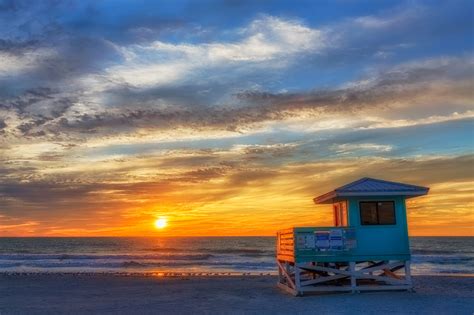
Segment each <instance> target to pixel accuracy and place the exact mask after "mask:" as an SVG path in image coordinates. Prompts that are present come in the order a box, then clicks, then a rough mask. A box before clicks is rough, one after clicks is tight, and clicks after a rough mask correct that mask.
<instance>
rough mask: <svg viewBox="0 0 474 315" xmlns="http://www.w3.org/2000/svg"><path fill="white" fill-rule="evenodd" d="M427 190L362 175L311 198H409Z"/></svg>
mask: <svg viewBox="0 0 474 315" xmlns="http://www.w3.org/2000/svg"><path fill="white" fill-rule="evenodd" d="M428 190H429V188H428V187H421V186H415V185H409V184H403V183H396V182H389V181H386V180H381V179H375V178H369V177H364V178H361V179H359V180H356V181H355V182H352V183H349V184H347V185H344V186H341V187H339V188H336V189H334V190H333V191H330V192H328V193H326V194H324V195H321V196H318V197H316V198H314V199H313V200H314V202H315V203H332V199H333V198H337V197H356V196H407V198H409V197H416V196H422V195H426V194H427V193H428Z"/></svg>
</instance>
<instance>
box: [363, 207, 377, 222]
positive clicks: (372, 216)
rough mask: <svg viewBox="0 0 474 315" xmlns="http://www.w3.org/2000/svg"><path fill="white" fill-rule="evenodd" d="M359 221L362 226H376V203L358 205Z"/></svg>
mask: <svg viewBox="0 0 474 315" xmlns="http://www.w3.org/2000/svg"><path fill="white" fill-rule="evenodd" d="M360 221H361V224H363V225H367V224H378V219H377V203H376V202H361V203H360Z"/></svg>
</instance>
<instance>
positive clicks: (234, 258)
mask: <svg viewBox="0 0 474 315" xmlns="http://www.w3.org/2000/svg"><path fill="white" fill-rule="evenodd" d="M410 244H411V250H412V272H413V274H474V237H413V238H411V239H410ZM276 270H277V269H276V264H275V238H274V237H176V238H160V237H97V238H96V237H88V238H81V237H62V238H0V273H4V272H8V273H16V272H34V273H38V272H39V273H51V272H74V273H76V272H78V273H125V274H132V273H133V274H134V273H143V274H153V273H160V274H161V273H170V274H179V273H186V274H189V273H203V274H208V273H214V274H248V273H250V274H275V273H276Z"/></svg>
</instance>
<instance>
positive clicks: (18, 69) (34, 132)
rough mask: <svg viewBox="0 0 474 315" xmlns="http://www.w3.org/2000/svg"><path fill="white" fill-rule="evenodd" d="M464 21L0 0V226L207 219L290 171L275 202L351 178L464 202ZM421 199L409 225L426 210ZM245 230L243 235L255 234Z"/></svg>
mask: <svg viewBox="0 0 474 315" xmlns="http://www.w3.org/2000/svg"><path fill="white" fill-rule="evenodd" d="M472 12H473V5H472V2H470V1H349V0H347V1H343V0H341V1H234V0H228V1H34V2H32V1H13V0H11V1H6V0H3V1H1V0H0V137H1V138H0V139H1V140H0V141H1V142H0V143H1V148H0V152H1V153H0V154H1V157H0V158H1V160H2V165H0V180H1V184H0V209H2V211H3V212H1V213H0V223H2V220H3V225H4V226H5V227H7V228H4V230H5V233H13V232H11V231H13V230H14V229H15V228H17V227H25V229H30V230H28V231H30V232H25V233H26V234H28V233H33V234H35V233H37V234H45V233H50V234H52V235H56V234H61V233H63V234H64V233H65V234H68V233H73V234H74V233H79V234H86V233H92V234H94V233H95V234H100V233H105V234H107V233H112V234H114V233H119V234H120V233H122V232H123V233H131V234H133V233H135V232H136V231H135V230H133V231H127V230H123V229H122V228H121V227H120V224H119V223H118V222H119V221H117V222H116V223H114V224H112V227H111V228H110V229H106V228H97V227H93V226H91V227H89V228H83V230H80V229H79V228H78V227H77V225H78V222H83V220H85V219H84V218H80V217H77V211H78V209H81V213H84V215H87V216H88V217H90V218H91V220H94V221H97V220H98V218H101V217H103V216H111V215H112V214H113V213H117V217H129V216H132V217H134V218H135V217H136V218H138V219H136V220H137V221H136V222H137V231H138V226H139V225H140V224H145V223H144V222H146V221H148V220H149V217H150V216H156V215H157V213H161V212H163V213H165V214H166V211H167V210H163V209H175V208H179V207H181V206H183V205H186V209H191V211H192V212H193V213H197V217H199V218H208V216H210V214H209V213H208V212H207V211H208V210H207V209H209V208H210V207H211V208H212V207H214V208H216V209H217V208H218V207H219V206H222V204H227V203H229V204H232V203H233V202H235V200H236V199H235V198H237V197H236V196H242V198H244V199H245V198H248V200H249V201H248V202H249V203H251V201H250V200H253V199H252V198H258V197H257V195H258V193H256V192H257V191H261V190H263V189H264V187H266V188H268V189H274V190H275V191H278V190H279V189H281V186H280V187H273V186H272V183H276V182H278V180H281V181H283V182H285V183H287V184H288V185H290V184H289V183H294V180H296V178H298V177H301V176H302V175H301V174H306V175H305V176H303V177H304V178H302V179H301V181H300V182H301V183H300V182H298V181H297V182H298V187H299V185H300V184H301V185H302V186H301V187H300V188H298V189H296V190H295V195H294V199H292V200H293V201H292V202H296V201H294V200H297V199H298V198H300V199H301V200H305V199H308V200H311V195H312V194H313V193H314V194H317V193H318V192H321V193H322V192H324V191H322V190H324V189H325V188H327V190H329V189H331V188H333V187H332V185H335V184H338V183H341V184H342V183H344V182H345V181H348V180H353V179H357V178H356V177H358V176H369V175H372V176H374V177H382V178H385V179H388V180H407V181H415V184H424V185H428V186H429V185H434V187H435V190H434V191H435V197H433V198H435V199H433V200H438V201H439V200H444V202H445V203H442V204H443V205H450V206H453V205H455V204H457V203H459V202H461V201H462V202H464V201H465V200H467V195H466V191H465V190H462V189H460V188H459V187H461V186H462V185H466V182H469V183H470V184H472V182H471V181H469V180H468V179H466V174H471V175H472V167H470V166H469V165H470V164H469V162H468V161H470V159H472V150H473V125H472V121H473V117H474V108H473V93H472V90H473V88H472V87H473V70H474V60H473V55H472V51H473V38H474V37H473V26H474V25H473V16H472V14H473V13H472ZM336 165H337V166H336ZM357 165H359V166H357ZM369 165H373V168H368V166H369ZM433 165H436V167H441V168H443V169H448V170H450V171H447V172H440V173H436V172H430V171H429V170H432V167H433ZM323 166H324V167H323ZM471 166H472V165H471ZM304 167H307V169H308V171H307V172H303V173H301V172H300V168H304ZM334 167H336V168H337V169H339V171H338V170H333V169H332V168H334ZM322 169H326V170H328V171H321V170H322ZM397 170H398V171H397ZM408 170H411V171H410V172H409V171H408ZM412 170H418V171H412ZM417 174H418V175H417ZM471 179H472V178H471ZM315 181H316V182H317V184H316V183H315ZM236 185H238V186H239V187H240V188H235V186H236ZM283 186H285V185H283ZM143 187H161V188H160V189H159V192H156V191H153V192H152V191H150V190H149V189H152V188H147V189H145V188H143ZM203 187H207V189H204V188H203ZM216 187H218V188H216ZM436 187H439V190H437V189H436ZM250 188H252V189H250ZM153 189H154V188H153ZM449 189H451V190H449ZM319 190H321V191H319ZM136 191H139V192H140V193H138V194H137V192H136ZM437 191H438V192H439V194H441V193H443V194H444V195H445V196H447V197H446V198H447V199H446V198H445V199H446V200H445V199H443V198H442V197H439V196H437V195H436V192H437ZM461 191H464V192H461ZM186 192H188V193H186ZM98 194H99V195H100V198H98V197H97V196H98ZM137 195H138V196H140V197H139V198H138V197H136V196H137ZM191 195H192V196H194V199H193V200H189V199H188V197H186V196H191ZM449 196H450V197H449ZM453 196H455V197H453ZM137 198H138V199H137ZM239 198H240V197H239ZM456 198H457V199H456ZM199 200H201V201H199ZM298 200H299V199H298ZM204 201H205V202H204ZM471 203H472V201H471ZM254 204H255V203H252V205H253V206H255V205H254ZM427 204H428V201H426V202H425V204H424V206H423V205H422V206H419V207H418V209H420V211H421V212H420V213H421V214H422V215H423V211H425V214H426V212H427V211H434V212H435V213H438V214H439V215H440V218H442V217H443V215H444V212H443V210H440V209H438V208H433V206H431V205H430V206H428V205H427ZM253 206H251V205H247V206H246V207H248V208H249V209H251V208H252V207H253ZM268 206H269V205H265V204H263V205H262V207H268ZM296 206H297V205H296V204H295V207H296ZM465 206H466V205H465ZM45 209H52V210H50V211H49V212H47V213H46V214H45V211H46V210H45ZM116 209H119V210H116ZM144 209H145V210H144ZM157 209H158V210H157ZM160 209H161V210H160ZM232 209H234V208H232V207H231V206H226V207H222V210H220V211H221V212H219V211H218V210H216V212H215V213H214V212H212V213H213V215H216V216H217V217H218V218H225V217H226V216H227V215H229V214H230V213H232V211H233V210H232ZM254 210H255V209H254ZM160 211H161V212H160ZM169 211H171V210H169ZM173 211H174V210H173ZM213 211H214V210H213ZM308 211H310V210H308ZM173 213H174V212H173ZM169 215H170V216H172V215H171V214H169ZM174 215H178V214H176V213H174ZM178 216H179V215H178ZM309 218H310V216H309V212H308V220H309ZM51 220H53V221H55V222H57V223H55V224H54V226H53V225H52V224H51V223H48V222H51ZM61 220H65V221H64V222H62V221H61ZM76 220H79V221H76ZM203 220H204V219H203ZM206 220H207V219H206ZM415 221H416V220H415ZM434 221H436V220H434ZM205 222H208V221H205ZM436 222H437V221H436ZM463 224H464V223H459V226H464V227H465V224H464V225H463ZM271 228H274V227H273V226H272V227H271ZM417 228H418V230H419V231H425V232H426V231H428V230H429V229H430V228H431V225H430V226H429V227H426V226H424V227H423V226H422V225H420V226H418V227H417ZM0 229H1V228H0ZM269 229H270V228H269ZM423 229H425V230H423ZM257 230H258V228H257V226H256V225H252V224H250V223H249V230H248V231H246V232H245V233H250V234H251V233H257V234H258V233H268V231H264V232H262V231H260V232H257ZM1 231H2V230H0V232H1ZM48 231H49V232H48ZM134 231H135V232H134ZM430 231H431V230H430ZM215 233H217V234H218V233H220V232H217V230H216V231H215ZM420 233H421V232H420Z"/></svg>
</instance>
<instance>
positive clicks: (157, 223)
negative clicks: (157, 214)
mask: <svg viewBox="0 0 474 315" xmlns="http://www.w3.org/2000/svg"><path fill="white" fill-rule="evenodd" d="M167 225H168V220H166V219H165V218H159V219H157V220H156V221H155V228H157V229H159V230H161V229H164V228H165V227H166V226H167Z"/></svg>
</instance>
